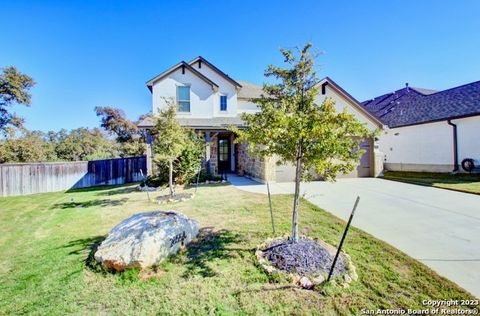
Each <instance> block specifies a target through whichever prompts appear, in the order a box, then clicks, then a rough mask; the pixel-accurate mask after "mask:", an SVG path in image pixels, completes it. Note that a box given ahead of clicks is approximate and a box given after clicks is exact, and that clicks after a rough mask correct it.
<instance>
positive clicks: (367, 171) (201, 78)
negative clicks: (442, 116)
mask: <svg viewBox="0 0 480 316" xmlns="http://www.w3.org/2000/svg"><path fill="white" fill-rule="evenodd" d="M319 84H320V86H321V93H320V94H319V96H318V103H319V104H320V103H321V102H322V101H323V99H324V98H325V97H331V98H333V99H334V100H335V101H336V107H337V109H338V110H339V111H341V110H343V109H344V108H345V109H346V110H347V111H349V112H351V113H353V114H355V115H356V116H357V117H358V118H359V120H361V121H362V122H364V123H365V124H367V126H368V127H369V128H370V129H372V130H373V129H376V128H379V127H382V123H381V122H380V121H379V120H378V119H377V118H375V117H374V116H373V115H371V114H370V113H369V112H368V111H366V110H365V109H364V107H362V106H361V104H360V103H359V102H358V101H357V100H355V99H354V98H353V97H352V96H351V95H350V94H348V93H347V92H346V91H345V90H343V89H342V88H341V87H340V86H338V85H337V84H336V83H335V82H334V81H333V80H331V79H330V78H328V77H327V78H324V79H323V80H321V82H320V83H319ZM147 87H148V89H149V90H150V91H151V93H152V113H153V114H155V113H158V111H159V110H160V109H162V108H163V107H165V106H166V104H165V97H167V98H173V99H174V100H176V102H177V104H178V106H179V110H178V113H177V118H178V120H179V122H180V124H181V125H182V126H185V127H190V128H193V129H194V130H195V131H197V132H199V133H202V134H203V135H204V138H205V159H204V160H205V164H204V167H205V169H206V170H208V171H209V172H212V173H213V174H224V173H236V174H238V175H247V176H250V177H253V178H255V179H258V180H260V181H265V180H268V181H272V182H274V181H277V182H284V181H293V179H294V175H295V173H294V166H293V165H277V164H276V159H275V158H257V157H250V156H249V155H248V152H247V146H248V145H247V144H235V143H234V140H235V137H236V136H235V134H234V133H232V132H231V131H229V130H228V129H227V128H228V127H229V126H231V125H235V126H238V127H240V128H241V127H244V122H243V121H242V120H241V118H240V116H241V114H242V113H255V112H257V111H258V107H257V106H256V105H255V104H254V103H252V102H251V101H250V100H251V99H252V98H257V97H259V96H260V95H261V94H262V87H260V86H258V85H255V84H253V83H249V82H246V81H237V80H234V79H232V78H231V77H229V76H228V75H227V74H225V73H224V72H223V71H221V70H220V69H218V68H217V67H216V66H214V65H213V64H211V63H210V62H208V61H207V60H206V59H205V58H203V57H200V56H199V57H197V58H195V59H193V60H192V61H190V62H185V61H182V62H180V63H178V64H176V65H175V66H173V67H171V68H170V69H168V70H166V71H164V72H163V73H161V74H159V75H158V76H156V77H154V78H153V79H151V80H149V81H148V82H147ZM138 126H139V127H140V128H142V129H146V130H148V129H150V128H152V126H153V119H152V118H147V119H145V120H144V121H142V122H140V123H139V125H138ZM362 147H363V148H365V149H366V153H365V154H364V155H363V157H362V159H361V163H360V165H359V166H358V168H357V169H356V170H355V171H354V172H352V173H351V174H349V175H346V176H349V177H365V176H367V177H368V176H376V175H378V174H379V173H380V172H381V170H382V168H383V165H382V158H378V157H381V155H379V154H376V153H375V152H376V151H375V150H374V144H373V140H372V139H367V140H365V141H364V142H363V143H362ZM151 156H152V151H151V140H149V141H148V143H147V169H148V172H149V173H150V174H151V172H152V159H151ZM376 158H377V159H376Z"/></svg>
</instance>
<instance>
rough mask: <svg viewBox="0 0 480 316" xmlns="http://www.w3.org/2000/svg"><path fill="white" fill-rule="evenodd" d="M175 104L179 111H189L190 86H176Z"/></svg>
mask: <svg viewBox="0 0 480 316" xmlns="http://www.w3.org/2000/svg"><path fill="white" fill-rule="evenodd" d="M177 105H178V111H179V112H190V86H177Z"/></svg>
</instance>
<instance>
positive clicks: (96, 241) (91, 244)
mask: <svg viewBox="0 0 480 316" xmlns="http://www.w3.org/2000/svg"><path fill="white" fill-rule="evenodd" d="M105 238H107V236H94V237H88V238H82V239H76V240H71V241H69V242H68V243H67V244H66V245H64V246H63V248H75V249H74V250H71V251H70V252H69V253H68V254H69V255H83V253H84V252H85V251H89V252H88V256H87V257H86V258H85V259H82V261H83V263H84V264H85V266H86V267H87V268H89V269H90V270H92V271H94V272H104V270H103V269H102V267H101V264H100V263H99V262H97V261H96V260H95V258H94V255H95V252H96V251H97V249H98V247H99V246H100V244H101V243H102V241H104V240H105ZM82 257H83V256H82Z"/></svg>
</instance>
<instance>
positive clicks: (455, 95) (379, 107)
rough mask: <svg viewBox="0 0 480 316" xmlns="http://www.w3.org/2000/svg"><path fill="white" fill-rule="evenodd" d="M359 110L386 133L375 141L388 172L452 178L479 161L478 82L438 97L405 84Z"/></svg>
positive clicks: (440, 93) (479, 105) (364, 104)
mask: <svg viewBox="0 0 480 316" xmlns="http://www.w3.org/2000/svg"><path fill="white" fill-rule="evenodd" d="M362 104H363V106H364V107H365V109H367V110H368V111H369V112H370V113H372V114H373V115H375V116H376V117H377V118H378V119H380V120H381V121H382V122H383V123H384V124H385V125H387V126H388V127H389V129H386V130H385V131H384V134H383V135H381V136H380V137H379V141H378V144H379V149H380V151H381V152H383V153H384V154H385V169H387V170H396V171H426V172H457V171H461V170H459V169H461V168H459V164H460V163H461V162H462V160H463V159H465V158H473V159H480V136H479V132H480V81H477V82H472V83H469V84H466V85H462V86H459V87H455V88H451V89H448V90H443V91H435V90H429V89H420V88H413V87H409V86H408V84H407V85H406V86H405V88H403V89H400V90H397V91H395V92H393V93H388V94H384V95H382V96H379V97H376V98H374V99H372V100H368V101H365V102H363V103H362Z"/></svg>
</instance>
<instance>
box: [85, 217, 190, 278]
mask: <svg viewBox="0 0 480 316" xmlns="http://www.w3.org/2000/svg"><path fill="white" fill-rule="evenodd" d="M198 230H199V228H198V222H197V221H195V220H192V219H190V218H188V217H186V216H185V215H183V214H181V213H178V212H175V211H153V212H148V213H139V214H135V215H133V216H132V217H130V218H127V219H126V220H124V221H122V222H121V223H120V224H118V225H117V226H115V227H114V228H113V229H112V231H111V232H110V234H109V235H108V237H107V238H106V239H105V240H104V241H103V242H102V243H101V245H100V246H99V247H98V249H97V251H96V252H95V255H94V257H95V260H97V261H98V262H100V263H101V264H102V266H103V267H104V268H105V269H107V270H116V271H123V270H125V269H127V268H133V267H139V268H147V267H151V266H156V265H158V264H159V263H160V262H161V261H162V260H163V259H165V258H166V257H167V256H169V255H171V254H174V253H176V252H177V251H178V250H179V249H180V248H181V247H183V246H186V245H187V244H188V243H190V242H191V241H192V239H194V238H195V237H196V236H197V235H198Z"/></svg>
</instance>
